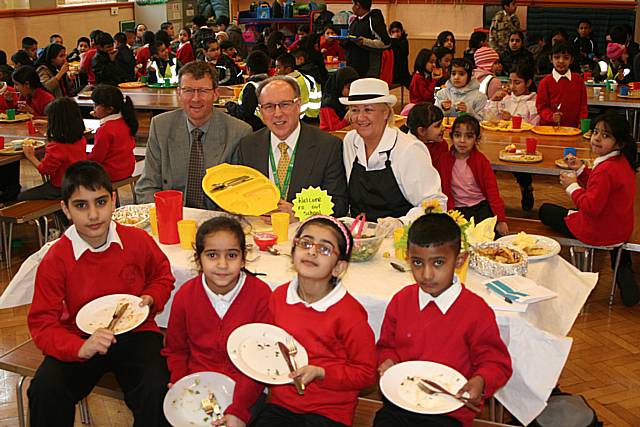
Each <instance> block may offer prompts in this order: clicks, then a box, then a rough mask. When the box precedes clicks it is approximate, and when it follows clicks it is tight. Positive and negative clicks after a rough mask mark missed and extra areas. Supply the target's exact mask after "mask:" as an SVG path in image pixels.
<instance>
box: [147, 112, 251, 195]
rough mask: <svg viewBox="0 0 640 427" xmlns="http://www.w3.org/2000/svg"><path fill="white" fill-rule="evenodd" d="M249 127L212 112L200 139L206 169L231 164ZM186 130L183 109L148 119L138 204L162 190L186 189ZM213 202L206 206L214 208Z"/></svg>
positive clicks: (187, 155)
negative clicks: (207, 125) (202, 137)
mask: <svg viewBox="0 0 640 427" xmlns="http://www.w3.org/2000/svg"><path fill="white" fill-rule="evenodd" d="M251 130H252V129H251V126H249V125H248V124H246V123H243V122H242V121H240V120H238V119H236V118H234V117H231V116H229V115H227V114H224V113H221V112H218V111H214V112H213V114H212V115H211V119H209V130H208V131H207V134H206V139H205V141H203V147H202V148H203V152H204V165H205V168H210V167H212V166H216V165H218V164H220V163H225V162H226V163H231V162H232V157H233V154H234V152H235V150H236V146H237V145H238V141H240V139H241V138H242V137H244V136H247V135H249V134H250V133H251ZM190 151H191V147H190V142H189V130H188V128H187V115H186V114H185V112H184V111H183V110H182V109H178V110H175V111H170V112H167V113H162V114H160V115H158V116H156V117H154V118H153V119H152V120H151V128H150V129H149V140H148V141H147V151H146V157H145V162H144V171H143V172H142V176H141V177H140V180H138V183H137V184H136V195H137V197H138V203H151V202H153V201H154V198H153V195H154V194H155V193H156V192H157V191H161V190H179V191H182V192H183V193H186V192H185V189H186V185H187V171H188V168H189V154H190ZM214 206H215V205H214V204H213V203H212V204H211V206H209V207H214Z"/></svg>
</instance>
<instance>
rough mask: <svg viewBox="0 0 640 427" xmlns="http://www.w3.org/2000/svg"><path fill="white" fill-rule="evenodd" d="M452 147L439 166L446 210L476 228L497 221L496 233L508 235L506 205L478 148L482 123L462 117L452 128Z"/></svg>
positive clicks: (486, 161) (487, 160)
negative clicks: (455, 211) (471, 222)
mask: <svg viewBox="0 0 640 427" xmlns="http://www.w3.org/2000/svg"><path fill="white" fill-rule="evenodd" d="M451 139H452V140H453V145H452V146H451V150H450V151H449V153H447V154H446V155H444V156H442V157H441V158H440V160H439V163H438V167H437V169H438V172H439V173H440V180H441V181H442V192H443V193H444V194H446V195H447V198H448V201H447V208H448V209H454V208H455V209H457V210H459V211H460V212H461V213H462V214H463V215H464V216H465V218H467V219H471V217H474V218H475V222H476V224H477V223H479V222H480V221H482V220H483V219H486V218H490V217H492V216H494V215H495V216H497V217H498V223H497V224H496V232H497V233H498V234H500V235H503V236H504V235H506V234H507V233H508V232H509V227H508V226H507V223H506V222H505V220H506V214H505V212H504V202H503V201H502V198H501V197H500V192H499V191H498V182H497V181H496V176H495V174H494V173H493V170H492V169H491V163H489V159H487V158H486V157H485V156H484V154H482V153H481V152H480V151H479V150H478V148H477V147H476V144H477V143H478V142H479V141H480V123H479V122H478V120H477V119H475V118H474V117H472V116H470V115H468V114H466V115H464V116H459V117H458V118H457V119H456V121H455V122H453V127H452V128H451Z"/></svg>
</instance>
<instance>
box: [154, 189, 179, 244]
mask: <svg viewBox="0 0 640 427" xmlns="http://www.w3.org/2000/svg"><path fill="white" fill-rule="evenodd" d="M153 197H154V198H155V202H156V215H157V217H158V240H160V243H162V244H164V245H175V244H176V243H180V235H179V234H178V221H180V220H181V219H182V191H176V190H165V191H158V192H157V193H156V194H154V195H153Z"/></svg>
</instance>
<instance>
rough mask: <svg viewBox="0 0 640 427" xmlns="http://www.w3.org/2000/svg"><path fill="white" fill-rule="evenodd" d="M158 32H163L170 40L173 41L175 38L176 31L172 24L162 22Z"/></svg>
mask: <svg viewBox="0 0 640 427" xmlns="http://www.w3.org/2000/svg"><path fill="white" fill-rule="evenodd" d="M160 30H162V31H165V32H166V33H167V34H168V35H169V37H171V40H173V39H174V38H175V36H176V31H175V29H174V27H173V22H169V21H166V22H163V23H162V24H160Z"/></svg>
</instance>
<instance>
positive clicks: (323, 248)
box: [293, 237, 338, 256]
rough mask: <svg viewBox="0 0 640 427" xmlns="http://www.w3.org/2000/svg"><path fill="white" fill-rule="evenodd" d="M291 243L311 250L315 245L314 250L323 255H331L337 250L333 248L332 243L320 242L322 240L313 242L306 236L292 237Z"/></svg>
mask: <svg viewBox="0 0 640 427" xmlns="http://www.w3.org/2000/svg"><path fill="white" fill-rule="evenodd" d="M293 244H294V245H295V246H297V247H298V248H300V249H304V250H305V251H308V250H311V248H313V247H314V246H315V248H316V252H318V253H319V254H320V255H323V256H331V255H333V254H334V253H335V254H336V255H337V254H338V252H337V251H336V250H335V249H334V248H333V245H332V244H330V243H322V242H314V241H313V240H311V239H309V238H306V237H299V238H296V239H293Z"/></svg>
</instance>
